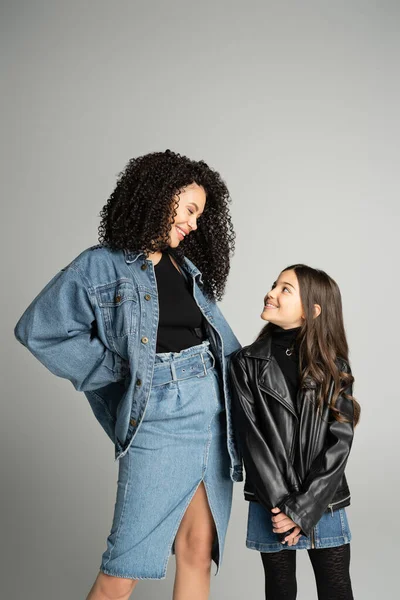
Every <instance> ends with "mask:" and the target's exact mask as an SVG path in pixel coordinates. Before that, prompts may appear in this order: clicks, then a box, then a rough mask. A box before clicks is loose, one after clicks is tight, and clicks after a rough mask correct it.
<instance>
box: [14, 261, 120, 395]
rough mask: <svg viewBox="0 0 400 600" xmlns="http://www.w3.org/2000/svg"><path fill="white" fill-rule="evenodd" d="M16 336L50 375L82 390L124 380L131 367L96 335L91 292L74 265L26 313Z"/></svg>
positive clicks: (21, 319) (57, 277) (61, 272)
mask: <svg viewBox="0 0 400 600" xmlns="http://www.w3.org/2000/svg"><path fill="white" fill-rule="evenodd" d="M14 333H15V336H16V338H17V340H18V341H19V342H21V344H23V345H24V346H26V347H27V348H28V349H29V350H30V351H31V352H32V354H33V355H34V356H35V357H36V358H37V359H38V360H39V361H40V362H41V363H42V364H43V365H44V366H45V367H47V368H48V369H49V370H50V371H51V372H52V373H54V374H55V375H57V376H59V377H64V378H65V379H69V380H70V381H71V382H72V383H73V385H74V386H75V388H76V389H77V390H79V391H88V390H95V389H97V388H101V387H104V386H105V385H108V384H109V383H113V382H115V381H119V380H121V379H123V377H124V375H125V374H126V373H127V369H128V367H127V363H126V362H125V361H123V359H122V358H121V357H120V356H118V355H117V354H115V353H113V352H111V350H108V348H106V347H105V346H104V344H103V343H102V342H101V340H100V339H99V338H98V337H97V335H96V319H95V314H94V311H93V307H92V303H91V299H90V293H89V291H88V289H87V286H86V285H85V282H84V281H83V278H82V276H81V274H80V272H79V271H78V269H77V268H76V267H75V266H71V265H70V266H69V267H67V269H65V270H62V271H60V272H59V273H58V274H57V275H56V276H55V277H53V279H52V280H51V281H50V282H49V283H48V284H47V285H46V287H45V288H44V289H43V290H42V291H41V292H40V294H39V295H38V296H37V297H36V298H35V299H34V300H33V302H32V303H31V304H30V306H29V307H28V308H27V309H26V311H25V312H24V314H23V315H22V317H21V318H20V320H19V321H18V323H17V325H16V327H15V332H14Z"/></svg>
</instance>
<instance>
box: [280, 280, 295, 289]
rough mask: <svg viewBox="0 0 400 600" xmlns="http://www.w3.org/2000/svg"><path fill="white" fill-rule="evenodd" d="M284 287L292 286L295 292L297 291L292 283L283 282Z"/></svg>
mask: <svg viewBox="0 0 400 600" xmlns="http://www.w3.org/2000/svg"><path fill="white" fill-rule="evenodd" d="M282 285H290V287H292V288H293V289H294V290H295V289H296V288H295V287H294V285H292V284H291V283H289V282H288V281H282Z"/></svg>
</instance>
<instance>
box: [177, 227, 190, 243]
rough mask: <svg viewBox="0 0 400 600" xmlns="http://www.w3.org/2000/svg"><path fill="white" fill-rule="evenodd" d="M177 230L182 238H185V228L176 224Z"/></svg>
mask: <svg viewBox="0 0 400 600" xmlns="http://www.w3.org/2000/svg"><path fill="white" fill-rule="evenodd" d="M175 228H176V231H177V232H178V237H179V239H180V240H183V239H185V236H186V235H187V233H185V232H184V230H183V229H181V228H180V227H178V226H177V225H175Z"/></svg>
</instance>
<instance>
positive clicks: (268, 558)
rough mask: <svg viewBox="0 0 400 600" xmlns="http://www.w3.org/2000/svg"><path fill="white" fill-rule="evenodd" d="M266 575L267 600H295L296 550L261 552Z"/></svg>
mask: <svg viewBox="0 0 400 600" xmlns="http://www.w3.org/2000/svg"><path fill="white" fill-rule="evenodd" d="M261 560H262V563H263V567H264V573H265V598H266V600H295V599H296V596H297V582H296V550H281V551H280V552H261Z"/></svg>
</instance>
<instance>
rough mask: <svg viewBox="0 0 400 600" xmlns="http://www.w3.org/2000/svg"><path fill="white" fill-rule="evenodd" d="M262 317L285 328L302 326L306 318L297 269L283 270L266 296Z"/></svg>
mask: <svg viewBox="0 0 400 600" xmlns="http://www.w3.org/2000/svg"><path fill="white" fill-rule="evenodd" d="M261 318H262V319H264V321H269V322H270V323H274V325H279V327H282V328H283V329H291V328H292V327H300V325H301V324H302V322H303V319H304V311H303V306H302V303H301V298H300V289H299V282H298V280H297V276H296V273H295V271H293V270H289V271H282V273H281V274H280V275H279V279H278V281H276V282H275V283H274V284H273V286H272V288H271V290H270V291H269V292H268V294H267V295H266V296H265V298H264V310H263V312H262V313H261Z"/></svg>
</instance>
